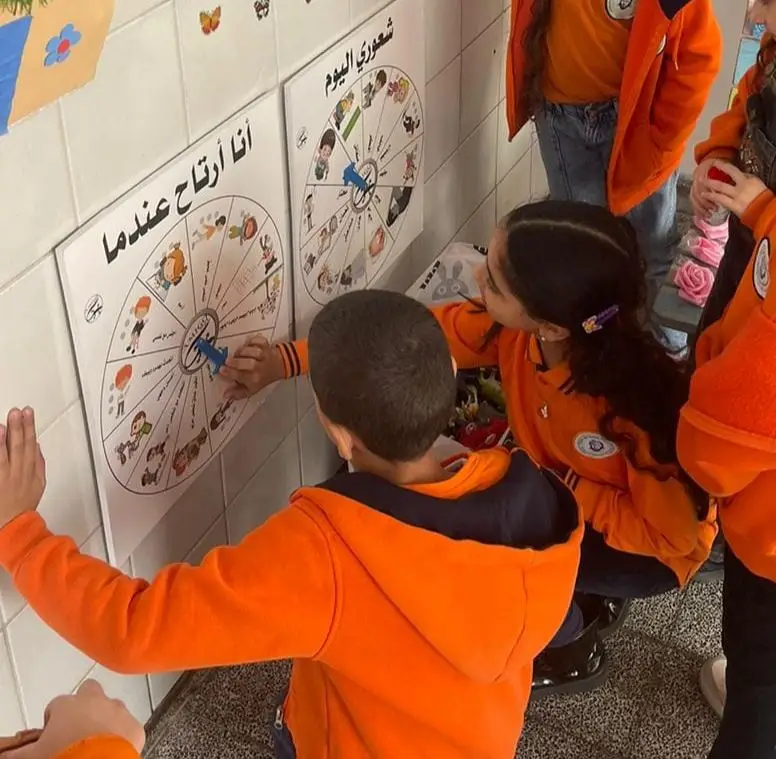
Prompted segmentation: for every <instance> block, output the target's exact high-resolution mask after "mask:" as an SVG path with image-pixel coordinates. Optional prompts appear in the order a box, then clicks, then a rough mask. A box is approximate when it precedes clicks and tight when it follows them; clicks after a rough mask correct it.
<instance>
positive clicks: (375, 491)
mask: <svg viewBox="0 0 776 759" xmlns="http://www.w3.org/2000/svg"><path fill="white" fill-rule="evenodd" d="M302 494H304V496H305V498H306V499H308V500H310V501H313V502H315V503H316V504H317V505H318V506H319V507H320V508H321V509H322V510H323V511H325V513H326V516H327V519H328V521H329V523H330V524H331V527H332V528H333V530H334V531H335V532H336V534H337V535H338V536H339V538H340V539H341V541H342V548H343V550H346V551H347V552H349V553H351V554H353V555H354V557H356V558H357V561H358V564H359V565H360V567H361V568H362V569H363V572H364V573H365V574H366V575H367V576H368V579H369V581H370V584H371V586H372V587H373V588H374V589H375V590H376V591H377V593H378V594H380V595H382V596H383V598H384V602H385V603H386V604H390V605H391V606H393V607H395V608H396V610H397V611H398V612H399V613H400V614H401V615H402V616H403V617H404V618H405V619H406V620H407V621H409V622H410V624H411V627H412V628H413V630H414V631H415V632H416V633H417V635H418V636H420V637H421V638H422V639H423V640H424V641H425V642H426V643H427V645H428V646H430V647H432V648H433V649H434V650H435V651H436V652H437V653H438V654H439V656H441V657H443V658H444V660H446V661H447V662H448V664H449V665H450V666H451V667H453V668H454V669H455V670H457V671H458V672H460V673H461V674H462V675H464V676H465V677H466V678H468V679H470V680H474V681H476V682H480V683H492V682H494V681H496V680H498V679H499V678H500V677H501V676H502V675H503V674H504V673H505V671H507V670H508V669H510V668H511V667H512V666H513V665H515V662H516V660H517V661H519V662H520V664H521V666H525V665H526V664H529V663H530V662H532V661H533V659H534V658H535V656H536V655H537V654H538V653H539V652H540V651H541V650H542V649H543V648H544V647H545V646H546V645H547V643H548V642H549V641H550V640H551V639H552V637H553V636H554V634H555V632H556V631H557V630H558V628H559V627H560V625H561V624H562V622H563V619H564V618H565V615H566V613H567V611H568V608H569V605H570V602H571V596H572V593H573V587H574V581H575V577H576V572H577V567H578V562H579V545H580V541H581V535H582V520H581V516H580V513H579V509H578V507H577V504H576V502H575V500H574V497H573V495H572V494H571V492H570V491H569V490H568V489H567V488H566V487H565V485H563V483H561V482H560V480H559V479H558V478H557V477H556V476H555V475H554V474H552V473H550V472H548V471H546V470H543V469H541V468H540V467H538V466H537V465H536V464H535V463H534V462H533V461H532V460H531V459H530V458H529V456H528V455H527V454H526V453H525V452H523V451H517V452H515V453H514V454H512V455H510V454H509V453H507V452H506V451H503V450H493V451H486V452H482V453H476V454H471V455H469V456H468V457H466V458H465V459H464V461H463V465H462V466H461V467H460V469H458V471H456V472H455V473H454V474H453V475H452V477H451V478H450V479H448V480H446V481H444V482H440V483H435V484H433V485H424V486H420V487H415V488H413V489H405V488H400V487H397V486H395V485H392V484H390V483H388V482H387V481H385V480H383V479H381V478H379V477H376V476H374V475H370V474H364V473H355V474H340V475H337V476H336V477H334V478H332V479H331V480H329V481H328V482H326V483H324V484H323V485H321V486H319V487H318V488H314V489H305V490H303V491H300V495H302ZM548 589H549V592H548Z"/></svg>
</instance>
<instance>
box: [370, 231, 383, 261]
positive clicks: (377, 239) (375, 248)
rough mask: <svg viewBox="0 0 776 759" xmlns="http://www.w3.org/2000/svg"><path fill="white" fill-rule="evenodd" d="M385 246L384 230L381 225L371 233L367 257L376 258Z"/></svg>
mask: <svg viewBox="0 0 776 759" xmlns="http://www.w3.org/2000/svg"><path fill="white" fill-rule="evenodd" d="M384 248H385V230H384V229H383V228H382V227H378V229H376V230H375V233H374V234H373V235H372V240H371V242H370V243H369V257H370V258H377V256H379V255H380V254H381V253H382V252H383V249H384Z"/></svg>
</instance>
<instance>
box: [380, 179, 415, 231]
mask: <svg viewBox="0 0 776 759" xmlns="http://www.w3.org/2000/svg"><path fill="white" fill-rule="evenodd" d="M412 190H413V188H412V187H394V188H393V190H392V191H391V200H390V203H389V206H388V218H387V219H386V221H387V222H388V226H389V227H392V226H393V225H394V224H395V223H396V220H397V219H398V218H399V217H400V216H401V215H402V214H403V213H404V212H405V211H406V210H407V206H408V205H409V204H410V198H411V197H412Z"/></svg>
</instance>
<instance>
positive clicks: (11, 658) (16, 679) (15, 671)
mask: <svg viewBox="0 0 776 759" xmlns="http://www.w3.org/2000/svg"><path fill="white" fill-rule="evenodd" d="M15 616H17V615H15ZM9 621H10V620H9ZM0 637H1V638H2V639H3V640H4V641H5V650H6V653H7V654H8V662H9V666H10V667H11V679H12V680H13V684H14V691H15V695H16V703H17V704H18V705H19V711H20V712H21V715H22V721H23V722H24V726H25V727H27V728H29V727H30V715H29V713H28V712H27V704H25V703H24V690H23V689H22V680H21V677H20V676H19V668H18V667H17V665H16V654H15V653H14V651H13V648H12V647H11V639H10V638H9V637H8V626H7V625H6V626H5V627H4V628H3V629H2V630H0Z"/></svg>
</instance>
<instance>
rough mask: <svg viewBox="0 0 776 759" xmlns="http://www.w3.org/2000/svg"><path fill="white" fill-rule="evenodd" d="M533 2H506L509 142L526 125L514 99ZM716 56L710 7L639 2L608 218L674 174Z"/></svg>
mask: <svg viewBox="0 0 776 759" xmlns="http://www.w3.org/2000/svg"><path fill="white" fill-rule="evenodd" d="M549 1H550V2H551V1H552V0H549ZM600 1H601V2H603V0H600ZM535 2H536V0H512V28H511V33H510V36H509V43H508V44H509V46H508V48H507V120H508V123H509V136H510V139H512V138H513V137H514V136H515V135H516V134H517V132H518V131H519V130H520V129H521V127H522V126H523V125H524V124H525V122H526V120H527V117H526V114H525V113H523V112H521V109H520V103H519V95H520V91H521V88H522V86H523V74H524V69H525V64H526V60H525V46H524V39H525V35H526V31H527V30H528V27H529V24H530V22H531V19H532V18H533V10H534V4H535ZM721 53H722V36H721V33H720V30H719V26H718V25H717V22H716V19H715V17H714V10H713V7H712V0H638V5H637V6H636V15H635V18H634V20H633V25H632V27H631V30H630V39H629V42H628V52H627V55H626V58H625V69H624V71H623V79H622V86H621V90H620V96H619V99H618V100H619V107H618V113H619V117H618V121H617V130H616V134H615V138H614V147H613V150H612V155H611V158H610V161H609V170H608V174H607V180H606V185H607V195H608V199H609V208H610V209H611V210H612V212H613V213H616V214H619V215H623V214H626V213H627V212H628V211H630V210H631V209H632V208H634V207H635V206H637V205H638V204H639V203H641V202H642V201H643V200H645V199H646V198H648V197H649V196H650V195H652V194H653V193H654V192H655V191H656V190H657V189H659V188H660V187H662V185H663V184H665V182H666V180H667V179H668V178H669V177H670V176H671V174H672V173H673V172H674V171H675V170H676V169H677V168H678V167H679V164H680V163H681V160H682V155H683V153H684V149H685V145H686V143H687V140H688V139H689V138H690V135H691V134H692V132H693V130H694V129H695V125H696V123H697V121H698V118H699V117H700V115H701V112H702V111H703V108H704V106H705V105H706V100H707V99H708V95H709V91H710V90H711V86H712V84H713V83H714V79H715V78H716V76H717V73H718V72H719V68H720V60H721ZM556 54H557V53H556Z"/></svg>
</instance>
